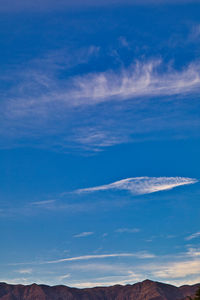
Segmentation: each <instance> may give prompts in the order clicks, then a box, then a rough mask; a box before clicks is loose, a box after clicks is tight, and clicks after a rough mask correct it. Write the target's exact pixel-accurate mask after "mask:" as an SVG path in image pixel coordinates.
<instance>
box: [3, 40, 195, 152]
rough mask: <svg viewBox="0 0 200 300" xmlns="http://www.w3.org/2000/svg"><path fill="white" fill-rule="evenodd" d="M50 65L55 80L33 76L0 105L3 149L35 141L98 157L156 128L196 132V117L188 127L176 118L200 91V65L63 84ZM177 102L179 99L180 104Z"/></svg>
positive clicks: (146, 66) (157, 63) (156, 66)
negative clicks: (190, 129) (97, 152)
mask: <svg viewBox="0 0 200 300" xmlns="http://www.w3.org/2000/svg"><path fill="white" fill-rule="evenodd" d="M98 51H99V50H98V47H95V46H93V47H90V48H89V49H88V57H91V56H93V55H94V53H95V55H96V53H97V52H98ZM85 52H87V51H86V50H85ZM48 59H49V58H48ZM50 59H52V60H53V58H50ZM37 64H39V62H38V63H37ZM41 64H45V65H46V63H44V62H42V61H41ZM52 64H53V67H52V70H51V72H50V74H51V75H49V70H46V73H44V74H42V73H41V72H42V71H40V72H39V73H38V72H36V71H35V70H32V71H31V70H29V71H28V75H26V74H25V75H24V76H25V79H23V78H21V79H20V82H22V86H20V85H19V86H18V85H17V86H15V87H13V89H12V91H11V93H10V95H9V96H8V97H7V98H6V99H4V100H3V101H2V102H1V108H2V110H1V111H2V112H1V115H0V117H1V124H2V126H1V129H0V136H1V137H2V139H1V141H2V142H1V143H3V145H5V144H6V143H8V144H10V143H11V144H13V143H14V144H15V145H17V144H18V143H19V144H20V143H21V142H22V141H23V143H30V141H34V140H35V139H37V144H38V145H40V144H41V145H44V146H47V147H48V146H51V147H57V148H58V147H59V148H61V149H72V148H73V149H74V148H82V149H84V150H92V151H99V150H101V149H104V148H106V147H110V146H113V145H117V144H121V143H127V142H130V141H137V139H138V138H135V139H134V138H133V134H134V135H135V136H136V137H137V136H138V134H140V135H141V134H142V135H143V134H146V133H148V134H150V135H151V134H154V133H155V132H157V131H158V126H157V124H158V122H159V131H162V130H167V129H171V128H173V129H174V128H176V130H174V131H177V130H180V129H179V128H182V127H183V128H185V127H186V128H188V127H189V128H191V126H192V130H193V131H195V128H199V126H200V124H199V120H198V119H197V118H196V117H195V116H194V117H193V118H192V119H191V116H189V119H191V120H190V122H189V121H188V119H187V118H186V119H185V117H184V114H181V115H179V114H178V111H179V110H180V108H179V106H180V107H182V105H181V103H182V101H183V99H187V98H188V96H191V95H193V96H194V95H196V94H197V93H198V92H199V90H200V64H199V62H195V63H191V64H189V65H188V66H186V67H184V68H182V69H179V70H177V69H175V68H173V67H172V65H170V64H168V65H166V64H164V63H163V62H162V60H156V59H151V60H148V61H136V62H135V63H133V64H132V65H130V66H129V67H126V68H125V67H123V68H120V69H118V70H109V71H108V70H107V71H104V72H93V73H89V74H83V75H81V76H74V77H70V78H68V77H67V78H62V79H60V78H58V76H57V75H56V74H57V73H56V72H57V71H56V72H55V69H56V67H55V65H57V64H59V65H60V62H59V63H57V62H52ZM48 65H50V63H49V64H48ZM58 69H59V67H58ZM53 70H54V71H53ZM52 72H53V73H52ZM160 97H162V99H159V98H160ZM163 97H164V98H163ZM172 97H173V99H171V98H172ZM177 97H181V101H180V102H178V103H177V101H175V99H176V98H177ZM155 99H156V100H155ZM169 99H170V105H169V103H168V102H169ZM186 103H187V104H186ZM186 103H184V104H183V107H186V106H188V105H189V106H190V105H191V99H190V101H187V102H186ZM161 105H162V107H161ZM177 105H178V109H177ZM195 105H198V104H197V103H196V104H195ZM172 106H174V109H172ZM185 109H186V108H185ZM145 111H148V116H147V115H146V113H145ZM177 114H178V115H177ZM119 122H120V126H119ZM191 124H193V125H191ZM10 129H12V130H10ZM197 132H199V131H197Z"/></svg>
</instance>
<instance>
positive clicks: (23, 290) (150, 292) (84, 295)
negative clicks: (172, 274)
mask: <svg viewBox="0 0 200 300" xmlns="http://www.w3.org/2000/svg"><path fill="white" fill-rule="evenodd" d="M199 286H200V284H196V285H192V286H189V285H185V286H181V287H175V286H173V285H169V284H165V283H160V282H154V281H151V280H145V281H143V282H139V283H135V284H133V285H126V286H122V285H114V286H110V287H95V288H88V289H77V288H70V287H67V286H62V285H60V286H47V285H37V284H31V285H27V286H24V285H11V284H6V283H0V300H186V299H187V296H192V297H193V296H194V294H195V292H196V290H197V289H198V287H199Z"/></svg>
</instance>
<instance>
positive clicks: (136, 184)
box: [75, 177, 198, 195]
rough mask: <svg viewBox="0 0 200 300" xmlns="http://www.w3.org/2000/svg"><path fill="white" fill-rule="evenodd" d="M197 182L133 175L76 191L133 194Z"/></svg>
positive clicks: (178, 178) (192, 179) (185, 178)
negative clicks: (127, 192)
mask: <svg viewBox="0 0 200 300" xmlns="http://www.w3.org/2000/svg"><path fill="white" fill-rule="evenodd" d="M197 182H198V180H197V179H194V178H187V177H133V178H127V179H123V180H120V181H116V182H113V183H110V184H106V185H101V186H96V187H90V188H84V189H78V190H76V191H75V192H76V193H92V192H99V191H106V190H127V191H129V192H130V193H131V194H134V195H142V194H150V193H155V192H159V191H165V190H170V189H173V188H175V187H178V186H183V185H187V184H194V183H197Z"/></svg>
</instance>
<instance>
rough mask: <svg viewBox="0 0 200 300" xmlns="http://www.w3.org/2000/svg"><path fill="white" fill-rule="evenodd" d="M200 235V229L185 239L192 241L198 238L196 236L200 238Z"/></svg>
mask: <svg viewBox="0 0 200 300" xmlns="http://www.w3.org/2000/svg"><path fill="white" fill-rule="evenodd" d="M198 237H200V231H198V232H195V233H193V234H191V235H189V236H187V237H186V238H185V240H186V241H190V240H193V239H196V238H198Z"/></svg>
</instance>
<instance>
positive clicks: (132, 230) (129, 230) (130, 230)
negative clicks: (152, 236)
mask: <svg viewBox="0 0 200 300" xmlns="http://www.w3.org/2000/svg"><path fill="white" fill-rule="evenodd" d="M115 232H118V233H137V232H140V229H139V228H118V229H117V230H115Z"/></svg>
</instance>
